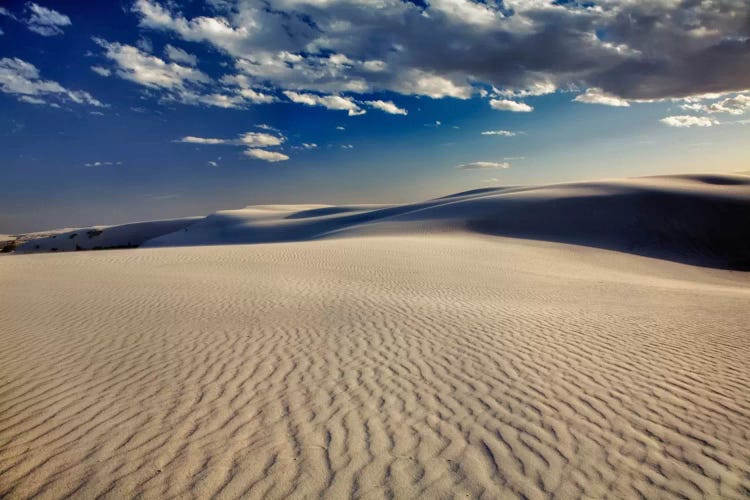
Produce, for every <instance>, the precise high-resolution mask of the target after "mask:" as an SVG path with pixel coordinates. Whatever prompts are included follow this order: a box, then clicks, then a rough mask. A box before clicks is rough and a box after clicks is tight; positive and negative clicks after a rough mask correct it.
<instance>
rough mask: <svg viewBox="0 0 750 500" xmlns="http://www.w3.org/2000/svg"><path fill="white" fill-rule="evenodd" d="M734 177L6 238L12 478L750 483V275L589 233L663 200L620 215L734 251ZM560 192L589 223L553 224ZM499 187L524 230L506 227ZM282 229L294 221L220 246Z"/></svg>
mask: <svg viewBox="0 0 750 500" xmlns="http://www.w3.org/2000/svg"><path fill="white" fill-rule="evenodd" d="M718 179H719V180H720V181H721V182H724V184H720V183H717V182H714V181H716V179H713V181H711V179H706V178H700V179H697V178H695V177H687V178H668V179H667V178H665V179H659V178H652V179H647V180H634V181H616V182H615V181H613V182H606V183H588V184H570V185H560V186H556V187H547V188H536V189H527V188H513V189H506V190H494V191H483V192H478V193H473V194H464V195H461V196H454V197H448V198H443V199H440V200H432V201H430V202H426V203H424V204H421V205H420V206H417V205H414V206H410V208H408V209H405V210H401V209H402V207H389V208H374V207H344V208H343V209H340V208H331V207H323V206H308V207H303V208H300V207H297V206H295V207H288V206H287V207H282V206H276V207H264V208H253V209H247V210H245V211H239V212H235V211H231V212H222V213H219V214H215V215H213V216H209V217H207V218H205V219H201V220H198V221H195V222H192V224H191V225H189V226H185V227H183V228H182V229H181V230H179V231H177V232H174V233H172V234H170V235H165V236H162V237H159V238H157V239H154V240H151V241H149V242H146V244H147V245H152V244H153V245H164V246H166V245H169V246H170V247H167V248H139V249H136V250H112V251H108V252H74V253H56V254H43V255H10V256H6V257H3V258H0V284H1V286H0V318H2V328H0V346H2V348H0V497H2V498H32V497H33V498H68V497H71V496H74V497H80V498H123V497H125V498H130V497H142V498H207V497H218V498H240V497H242V498H260V497H268V498H285V497H295V498H310V497H326V498H346V497H357V498H384V497H399V498H417V497H421V498H453V497H485V498H529V499H537V498H539V499H541V498H550V497H554V498H581V497H585V498H606V497H609V498H638V497H640V498H701V497H709V498H747V496H748V495H750V390H749V388H750V363H748V359H750V328H749V327H748V325H749V324H750V321H749V320H750V313H749V312H748V304H750V273H747V272H738V271H730V270H723V269H717V268H712V267H706V266H704V267H698V266H692V265H686V264H683V263H678V262H674V261H668V260H663V259H655V258H649V257H644V256H640V255H634V254H633V253H634V251H633V250H632V249H631V250H628V249H627V248H625V249H624V250H626V251H629V252H630V253H624V252H621V251H618V252H612V251H608V250H605V249H602V248H597V247H604V246H610V247H613V248H615V247H617V245H616V244H619V243H618V242H619V240H617V239H616V236H617V235H619V234H620V233H619V232H617V231H615V230H612V231H611V234H607V233H606V231H605V229H606V228H604V227H602V226H601V225H600V224H601V222H599V221H597V217H604V215H602V214H610V215H611V216H613V217H615V221H614V222H613V225H614V226H615V227H616V228H618V230H622V229H624V228H626V227H627V226H626V225H624V221H626V220H628V219H627V218H628V217H630V215H623V216H622V219H617V218H616V216H617V214H622V213H625V214H628V213H630V212H628V210H631V211H632V210H635V211H636V213H644V214H645V213H647V212H641V211H643V210H647V209H649V207H651V208H650V209H651V210H654V211H652V212H651V213H650V219H649V221H643V220H642V219H638V220H639V223H643V224H646V228H647V229H642V228H641V229H640V230H639V229H638V228H633V229H632V232H631V233H628V234H632V235H635V236H639V235H643V234H649V231H652V230H663V231H666V234H667V235H669V238H667V239H659V240H657V243H658V242H664V245H665V247H666V248H668V249H671V250H669V252H667V254H668V255H688V256H690V255H694V256H695V255H697V256H701V258H702V259H708V260H705V261H703V260H702V261H701V262H709V263H710V262H711V260H710V259H719V258H726V257H727V255H739V256H740V257H741V256H742V254H741V252H735V253H732V252H733V250H731V249H727V248H725V247H724V246H722V245H730V243H731V241H732V238H733V235H735V236H736V235H742V234H744V233H742V231H744V230H745V229H742V228H737V229H736V232H735V229H733V227H732V226H731V225H730V223H731V222H732V221H735V222H737V221H736V219H733V218H734V217H738V216H739V215H741V214H742V213H743V210H746V206H747V205H746V203H747V189H748V188H747V183H745V182H744V179H742V178H740V177H739V176H738V177H720V178H718ZM727 180H730V181H732V182H734V183H727ZM709 181H711V182H709ZM633 193H635V194H633ZM665 193H667V194H665ZM628 196H636V200H637V202H638V203H643V204H644V205H643V207H644V208H639V209H633V208H632V207H631V205H629V204H626V203H625V202H624V201H618V198H622V199H623V200H624V199H627V197H628ZM540 200H541V201H540ZM560 200H561V201H560ZM571 200H572V201H571ZM686 200H688V201H686ZM594 201H596V202H597V204H596V205H595V207H594V208H596V211H593V208H592V207H593V205H592V204H593V203H594ZM542 202H543V203H542ZM545 203H546V204H548V205H545ZM654 204H656V205H654ZM549 206H552V207H555V206H556V207H557V210H560V211H562V212H561V213H565V214H568V215H569V216H570V215H572V214H577V215H576V216H577V217H578V218H579V219H578V220H577V221H575V220H573V219H570V218H568V219H566V224H567V227H568V228H569V229H570V231H571V232H572V233H573V234H575V235H576V236H575V237H576V238H578V237H580V238H582V241H584V240H585V241H586V242H588V243H590V244H591V245H589V246H582V245H571V244H567V243H560V242H558V241H554V240H563V239H564V238H563V237H562V236H564V235H566V234H568V233H563V232H560V233H555V232H554V231H553V230H554V229H555V227H556V226H555V224H556V223H557V222H558V221H559V219H554V218H553V217H554V215H553V214H554V213H557V212H556V211H555V210H556V209H555V208H549ZM451 207H452V208H451ZM519 207H520V208H519ZM540 207H541V208H540ZM654 207H659V210H656V209H655V208H654ZM696 207H700V208H701V210H698V208H696ZM383 210H392V211H391V212H390V213H389V212H386V213H389V214H390V215H387V216H386V217H377V218H372V216H371V214H372V213H373V212H375V213H378V212H381V213H382V211H383ZM506 210H508V211H512V213H514V214H515V217H527V219H526V221H527V222H529V223H530V224H536V226H534V227H535V229H534V233H533V234H532V235H530V236H531V237H533V239H520V238H508V237H505V236H498V235H499V234H503V233H504V232H509V233H514V231H513V230H512V229H513V228H515V227H516V226H513V225H512V224H513V222H512V221H513V220H514V219H512V218H508V219H504V218H503V217H504V216H503V213H504V212H505V211H506ZM586 210H589V212H591V213H589V212H587V211H586ZM690 210H695V211H694V212H690ZM680 211H688V212H687V215H688V216H689V217H691V218H694V217H697V218H695V219H694V220H695V221H696V226H697V229H696V227H693V226H689V225H685V224H687V219H686V218H685V217H683V218H682V219H680V213H679V212H680ZM712 211H716V213H718V214H729V215H728V217H729V218H728V219H721V220H720V222H719V223H720V224H721V225H720V226H718V229H717V231H718V233H716V234H718V236H716V237H718V238H719V240H718V241H720V242H722V243H721V244H717V243H716V241H717V240H715V239H714V237H715V234H714V233H710V232H707V231H708V229H709V228H706V227H703V226H701V225H700V224H709V223H716V220H717V217H718V216H717V215H716V214H713V212H712ZM488 214H495V216H496V217H495V218H494V219H487V218H486V216H487V215H488ZM508 217H509V216H508ZM544 217H550V218H552V219H551V220H548V221H544V220H542V219H543V218H544ZM342 218H349V219H348V220H347V222H346V223H342V222H341V220H342ZM488 220H492V221H495V224H496V225H491V226H487V225H485V224H486V222H487V221H488ZM691 220H692V219H691ZM303 221H306V222H303ZM592 221H594V222H592ZM659 221H662V222H663V223H664V225H667V222H668V223H669V224H672V225H671V226H669V227H667V228H663V227H662V225H660V224H659ZM675 221H682V222H680V223H678V222H675ZM712 221H713V222H712ZM545 224H546V225H545ZM649 224H651V225H650V226H649ZM680 224H683V225H680ZM264 225H265V226H266V227H268V228H269V230H271V231H276V233H275V234H274V235H273V239H275V240H285V239H286V242H283V243H270V244H266V243H260V244H252V245H243V244H234V245H224V244H218V243H221V242H230V243H241V242H247V241H259V240H262V236H261V235H262V233H263V229H262V228H263V226H264ZM311 227H313V229H314V230H313V229H311ZM651 228H655V229H651ZM185 229H187V231H185ZM596 229H599V230H601V231H605V236H601V234H600V233H599V232H595V230H596ZM685 231H686V232H687V234H688V236H684V232H685ZM727 231H729V234H727ZM105 233H106V231H105ZM237 234H241V236H237ZM659 234H661V233H659ZM195 235H200V236H195ZM561 235H562V236H561ZM102 236H103V235H102ZM209 236H210V238H209ZM292 236H295V237H296V239H297V240H299V241H292V240H293V239H294V238H292ZM333 236H336V238H333ZM514 236H517V235H515V234H514ZM594 236H597V237H600V238H601V239H602V240H603V241H604V243H602V242H601V241H600V240H594V241H590V239H591V238H593V237H594ZM643 237H644V238H646V237H645V236H643ZM58 238H59V237H58ZM183 238H184V239H183ZM190 238H195V242H196V243H201V244H203V245H209V244H210V245H212V246H176V245H187V244H188V241H187V239H190ZM660 238H661V237H660ZM722 238H723V239H725V240H726V241H724V240H723V239H722ZM541 239H548V240H550V241H539V240H541ZM613 241H614V242H615V243H616V244H612V243H610V242H613ZM643 241H645V242H646V243H648V244H649V245H650V246H648V249H649V251H652V249H653V248H658V247H657V245H656V244H655V243H654V242H652V241H651V240H648V239H644V240H643ZM684 241H694V242H695V246H696V249H695V251H690V252H686V251H684V250H681V249H680V248H678V245H679V244H681V242H684ZM736 243H737V245H738V246H740V247H741V244H742V242H736ZM644 244H645V243H644ZM670 244H671V245H673V247H670V246H669V245H670ZM730 246H731V245H730ZM717 248H718V250H717ZM617 249H618V250H620V248H617ZM638 252H641V253H645V252H643V251H642V250H638ZM670 252H671V253H670ZM722 256H723V257H722ZM672 260H676V259H675V258H672ZM714 262H717V261H714ZM726 262H728V261H726ZM735 262H736V261H735Z"/></svg>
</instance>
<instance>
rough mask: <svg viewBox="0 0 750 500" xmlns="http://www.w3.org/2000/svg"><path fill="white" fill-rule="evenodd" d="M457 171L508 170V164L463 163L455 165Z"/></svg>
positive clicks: (493, 162)
mask: <svg viewBox="0 0 750 500" xmlns="http://www.w3.org/2000/svg"><path fill="white" fill-rule="evenodd" d="M456 168H457V169H458V170H493V169H505V168H510V163H508V162H504V161H502V162H497V161H474V162H471V163H464V164H462V165H457V166H456Z"/></svg>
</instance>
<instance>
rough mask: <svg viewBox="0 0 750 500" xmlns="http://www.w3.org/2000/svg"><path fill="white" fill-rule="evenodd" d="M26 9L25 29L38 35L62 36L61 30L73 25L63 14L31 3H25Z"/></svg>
mask: <svg viewBox="0 0 750 500" xmlns="http://www.w3.org/2000/svg"><path fill="white" fill-rule="evenodd" d="M26 8H27V10H28V13H29V16H28V18H27V19H26V20H25V23H26V27H27V28H28V29H29V30H30V31H33V32H34V33H37V34H39V35H42V36H56V35H62V34H63V30H62V28H63V27H64V26H70V25H71V24H73V23H72V22H71V21H70V18H69V17H68V16H66V15H65V14H61V13H60V12H57V11H56V10H52V9H48V8H45V7H42V6H40V5H37V4H35V3H33V2H29V3H27V4H26Z"/></svg>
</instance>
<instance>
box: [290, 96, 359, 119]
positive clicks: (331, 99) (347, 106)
mask: <svg viewBox="0 0 750 500" xmlns="http://www.w3.org/2000/svg"><path fill="white" fill-rule="evenodd" d="M284 95H285V96H286V97H287V98H288V99H289V100H290V101H292V102H295V103H298V104H304V105H306V106H323V107H324V108H326V109H335V110H341V111H347V112H348V114H349V116H357V115H363V114H365V112H366V111H365V110H364V109H362V108H360V107H359V106H358V105H357V104H356V103H355V102H354V101H353V100H351V99H349V98H346V97H341V96H337V95H323V96H320V95H316V94H301V93H298V92H294V91H291V90H287V91H284Z"/></svg>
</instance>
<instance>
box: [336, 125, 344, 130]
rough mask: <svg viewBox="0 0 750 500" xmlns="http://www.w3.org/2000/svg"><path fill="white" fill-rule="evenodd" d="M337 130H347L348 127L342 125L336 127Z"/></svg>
mask: <svg viewBox="0 0 750 500" xmlns="http://www.w3.org/2000/svg"><path fill="white" fill-rule="evenodd" d="M336 130H346V127H342V126H341V125H338V126H337V127H336Z"/></svg>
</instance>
